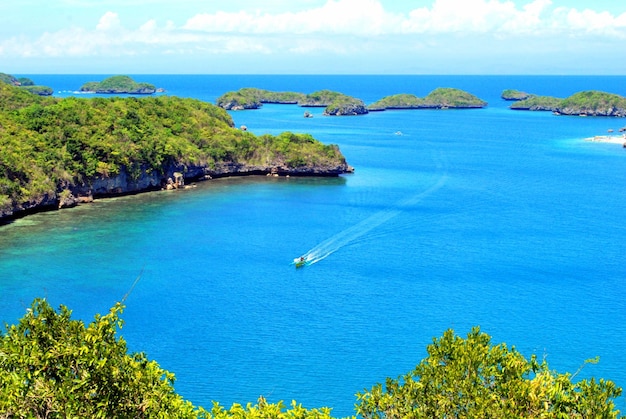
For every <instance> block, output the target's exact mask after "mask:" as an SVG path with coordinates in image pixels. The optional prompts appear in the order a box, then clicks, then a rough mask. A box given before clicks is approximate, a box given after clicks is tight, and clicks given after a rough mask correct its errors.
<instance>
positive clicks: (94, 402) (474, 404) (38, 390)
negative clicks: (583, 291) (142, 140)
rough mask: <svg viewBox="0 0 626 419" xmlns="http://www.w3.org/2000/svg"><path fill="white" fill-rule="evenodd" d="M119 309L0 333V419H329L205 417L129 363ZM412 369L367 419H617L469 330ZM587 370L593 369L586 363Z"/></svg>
mask: <svg viewBox="0 0 626 419" xmlns="http://www.w3.org/2000/svg"><path fill="white" fill-rule="evenodd" d="M123 308H124V307H123V305H122V304H121V303H117V304H116V305H115V306H113V307H112V308H111V310H110V312H109V313H108V314H106V315H104V316H100V315H97V316H96V317H95V319H94V321H93V322H91V323H90V324H88V325H85V324H84V323H83V322H82V321H79V320H72V319H71V311H70V310H69V309H68V308H67V307H64V306H61V307H60V308H59V310H58V311H55V310H54V309H53V308H52V307H51V306H50V305H49V304H48V303H47V302H46V301H45V300H42V299H37V300H35V301H34V302H33V304H32V306H31V307H30V309H28V310H27V313H26V314H25V316H24V317H23V318H22V319H20V321H19V323H18V324H17V325H11V326H10V325H5V329H6V332H5V333H4V334H3V333H2V332H0V418H18V417H20V418H66V417H93V418H112V417H116V418H165V417H167V418H170V417H171V418H216V419H227V418H240V419H247V418H250V419H253V418H254V419H261V418H276V419H296V418H300V419H304V418H312V419H332V416H331V409H330V408H326V407H324V408H319V409H307V408H304V407H302V405H300V404H298V403H296V402H295V401H292V402H291V405H290V407H289V408H287V407H286V406H285V404H284V403H283V402H282V401H280V402H278V403H268V402H267V401H266V400H265V398H263V397H260V398H259V400H258V402H257V403H256V404H254V405H253V404H251V403H248V404H247V405H246V406H245V407H244V406H243V405H241V404H237V403H235V404H233V405H232V406H231V407H230V408H229V409H226V408H224V407H223V406H221V405H220V404H219V403H217V402H214V403H213V406H212V408H211V409H210V411H207V410H205V409H203V408H201V407H195V406H193V405H192V404H191V403H190V402H189V401H186V400H184V399H183V398H182V397H181V396H180V395H178V394H176V393H175V391H174V387H173V384H174V375H173V374H172V373H170V372H168V371H166V370H163V369H162V368H161V367H160V366H159V365H158V364H157V363H156V362H155V361H150V360H148V359H147V357H146V355H145V354H143V353H128V349H127V346H126V342H125V341H124V339H123V338H121V337H119V336H118V335H117V333H118V330H119V329H120V328H121V327H122V320H121V319H120V314H121V313H122V310H123ZM427 351H428V356H427V357H426V358H425V359H423V360H422V361H421V362H420V364H419V365H417V367H416V368H415V369H414V370H413V371H411V372H409V373H407V374H406V375H404V376H402V377H399V378H397V379H391V378H388V379H387V380H386V382H385V385H384V386H383V385H382V384H376V385H375V386H374V387H373V388H372V389H371V390H365V391H363V392H362V393H358V394H357V406H356V409H357V413H358V414H359V415H360V416H361V417H363V418H366V419H370V418H380V419H382V418H389V419H392V418H581V419H582V418H606V419H611V418H617V417H618V414H619V412H618V411H617V410H616V409H615V406H614V403H613V399H615V398H616V397H619V396H620V394H621V389H620V388H618V387H616V386H615V384H614V383H613V382H611V381H607V380H603V379H600V380H598V381H596V380H595V379H591V380H582V381H580V382H577V383H575V382H574V381H573V379H574V376H572V375H570V374H558V373H556V372H554V371H550V370H549V369H548V366H547V364H546V363H545V361H544V362H541V363H540V362H538V361H537V359H536V358H535V357H534V356H533V357H532V358H531V359H530V360H527V359H526V358H524V357H523V356H522V355H521V354H520V353H519V352H517V351H516V350H515V348H511V349H509V348H508V347H507V346H506V345H505V344H498V345H494V344H492V343H491V338H490V337H489V336H488V335H487V334H485V333H483V332H481V331H480V329H479V328H474V329H472V331H471V332H470V333H468V335H467V338H465V339H464V338H461V337H459V336H457V335H455V334H454V332H453V331H452V330H448V331H446V332H445V333H444V334H443V336H442V337H441V338H438V339H434V340H433V343H432V344H431V345H429V346H428V347H427ZM588 362H594V361H588Z"/></svg>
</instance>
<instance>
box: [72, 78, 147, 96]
mask: <svg viewBox="0 0 626 419" xmlns="http://www.w3.org/2000/svg"><path fill="white" fill-rule="evenodd" d="M80 91H81V92H88V93H100V94H129V95H151V94H153V93H155V92H156V91H157V88H156V87H155V86H154V85H153V84H150V83H143V82H142V83H138V82H136V81H135V80H133V79H132V78H130V77H128V76H112V77H107V78H106V79H104V80H102V81H99V82H98V81H90V82H87V83H85V84H83V85H82V86H81V87H80Z"/></svg>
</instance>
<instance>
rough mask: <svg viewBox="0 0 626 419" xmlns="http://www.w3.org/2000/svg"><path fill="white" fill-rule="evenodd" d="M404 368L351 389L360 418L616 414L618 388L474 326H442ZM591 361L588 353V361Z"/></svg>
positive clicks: (562, 416) (563, 416) (573, 416)
mask: <svg viewBox="0 0 626 419" xmlns="http://www.w3.org/2000/svg"><path fill="white" fill-rule="evenodd" d="M427 351H428V357H426V358H425V359H424V360H422V361H421V362H420V364H418V365H417V367H416V368H415V369H414V370H413V371H411V372H409V373H408V374H406V375H404V376H402V377H399V378H398V379H391V378H387V380H386V383H385V386H384V389H383V386H382V384H376V385H375V386H374V387H373V388H372V389H371V390H369V391H367V390H366V391H364V392H363V393H358V394H357V400H358V405H357V413H358V414H360V415H361V416H363V417H364V418H368V419H369V418H505V417H506V418H515V417H517V418H521V417H523V418H592V417H593V418H616V417H617V415H618V414H619V411H617V410H615V406H614V403H613V399H614V398H616V397H619V396H620V394H621V391H622V390H621V388H618V387H616V386H615V384H614V383H613V382H611V381H606V380H603V379H601V380H599V381H596V380H595V379H591V380H589V381H588V380H582V381H580V382H578V383H574V382H573V381H572V379H573V378H574V376H572V375H570V374H558V373H556V372H553V371H550V370H549V369H548V365H547V363H546V362H545V361H543V362H541V363H539V362H538V361H537V358H536V357H535V356H533V357H532V358H531V359H530V360H527V359H526V358H524V357H523V356H522V355H521V354H520V353H519V352H518V351H517V350H515V348H514V347H513V348H511V349H508V348H507V346H506V345H505V344H499V345H492V344H491V337H490V336H489V335H487V334H485V333H482V332H481V331H480V328H478V327H476V328H473V329H472V331H471V332H470V333H468V335H467V338H466V339H463V338H461V337H459V336H457V335H455V334H454V332H453V331H452V330H448V331H446V332H445V333H444V334H443V336H442V337H441V338H439V339H434V340H433V343H432V344H431V345H429V346H428V348H427ZM590 362H593V361H590Z"/></svg>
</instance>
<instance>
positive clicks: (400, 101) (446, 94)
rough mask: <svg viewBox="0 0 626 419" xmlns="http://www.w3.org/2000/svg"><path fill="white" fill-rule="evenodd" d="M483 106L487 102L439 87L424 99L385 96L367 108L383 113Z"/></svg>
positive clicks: (465, 93) (404, 95)
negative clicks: (393, 110) (392, 110)
mask: <svg viewBox="0 0 626 419" xmlns="http://www.w3.org/2000/svg"><path fill="white" fill-rule="evenodd" d="M485 106H487V102H485V101H484V100H481V99H479V98H478V97H476V96H474V95H472V94H471V93H468V92H465V91H463V90H460V89H453V88H450V87H440V88H437V89H435V90H433V91H432V92H430V93H429V94H428V95H427V96H426V97H424V98H419V97H417V96H415V95H412V94H407V93H401V94H397V95H391V96H386V97H384V98H382V99H380V100H379V101H376V102H374V103H372V104H371V105H369V106H368V107H367V108H368V109H369V110H370V111H384V110H385V109H469V108H484V107H485Z"/></svg>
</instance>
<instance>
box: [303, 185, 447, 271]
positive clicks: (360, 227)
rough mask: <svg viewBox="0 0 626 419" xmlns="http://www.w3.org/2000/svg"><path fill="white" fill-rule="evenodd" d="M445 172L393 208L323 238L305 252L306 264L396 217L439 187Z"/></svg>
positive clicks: (325, 255) (327, 254) (318, 259)
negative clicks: (424, 188) (327, 237)
mask: <svg viewBox="0 0 626 419" xmlns="http://www.w3.org/2000/svg"><path fill="white" fill-rule="evenodd" d="M447 179H448V176H447V174H445V173H444V174H443V175H442V176H441V177H440V178H439V180H438V181H437V183H435V184H434V185H432V186H431V187H429V188H428V189H426V190H424V191H422V192H420V193H418V194H416V195H414V196H411V197H410V198H408V199H406V200H403V201H400V202H399V203H398V204H397V205H396V206H394V207H393V208H390V209H387V210H382V211H379V212H377V213H376V214H373V215H371V216H370V217H368V218H366V219H365V220H363V221H361V222H360V223H358V224H355V225H353V226H352V227H349V228H347V229H345V230H343V231H341V232H339V233H337V234H335V235H334V236H332V237H330V238H329V239H327V240H324V241H323V242H321V243H320V244H318V245H317V246H315V247H313V248H312V249H311V250H309V251H308V252H306V253H305V254H304V255H303V257H304V258H305V260H306V264H307V265H312V264H314V263H317V262H319V261H320V260H323V259H326V258H327V257H328V256H330V255H331V254H333V253H334V252H336V251H337V250H339V249H341V248H342V247H344V246H346V245H347V244H349V243H351V242H352V241H354V240H356V239H358V238H359V237H361V236H363V235H364V234H366V233H368V232H370V231H371V230H373V229H374V228H376V227H378V226H380V225H381V224H384V223H386V222H387V221H389V220H390V219H392V218H394V217H396V216H397V215H398V214H400V213H402V212H403V211H404V210H405V209H406V208H408V207H410V206H412V205H415V204H417V203H418V202H420V201H421V200H423V199H424V198H426V197H427V196H429V195H431V194H432V193H434V192H435V191H437V190H438V189H440V188H441V187H442V186H443V185H444V184H445V183H446V181H447Z"/></svg>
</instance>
